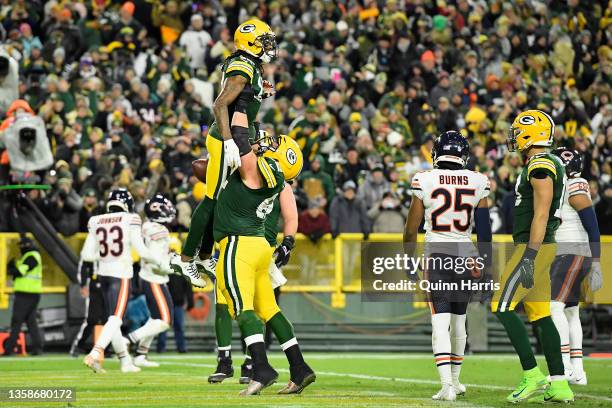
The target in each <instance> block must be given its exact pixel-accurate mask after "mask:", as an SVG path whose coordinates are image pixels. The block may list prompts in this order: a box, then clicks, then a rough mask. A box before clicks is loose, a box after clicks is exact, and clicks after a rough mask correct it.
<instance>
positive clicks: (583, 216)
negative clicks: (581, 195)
mask: <svg viewBox="0 0 612 408" xmlns="http://www.w3.org/2000/svg"><path fill="white" fill-rule="evenodd" d="M578 216H579V217H580V221H582V225H583V226H584V229H585V230H586V231H587V234H588V235H589V246H590V247H591V256H592V257H593V258H599V257H600V256H601V244H600V236H599V225H598V224H597V216H596V215H595V210H594V209H593V207H587V208H584V209H582V210H580V211H578Z"/></svg>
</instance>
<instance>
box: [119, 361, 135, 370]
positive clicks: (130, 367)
mask: <svg viewBox="0 0 612 408" xmlns="http://www.w3.org/2000/svg"><path fill="white" fill-rule="evenodd" d="M121 372H122V373H139V372H140V367H136V366H135V365H134V363H132V362H131V361H130V362H128V363H125V364H121Z"/></svg>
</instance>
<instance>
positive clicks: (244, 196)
mask: <svg viewBox="0 0 612 408" xmlns="http://www.w3.org/2000/svg"><path fill="white" fill-rule="evenodd" d="M257 167H258V169H259V171H260V173H261V175H262V177H263V179H264V183H265V184H264V186H263V187H262V188H259V189H251V188H249V187H247V186H246V185H245V184H244V183H243V182H242V178H241V177H240V172H238V171H235V172H234V173H232V175H231V176H229V178H228V179H227V181H226V182H225V186H222V190H221V192H220V194H219V198H218V200H217V205H216V206H215V220H214V226H213V236H214V239H215V241H216V242H219V241H221V240H222V239H223V238H225V237H227V236H230V235H240V236H249V237H265V236H266V228H265V221H266V217H267V216H268V215H269V214H270V213H271V212H272V210H273V208H274V201H275V200H276V198H277V196H278V194H279V193H280V192H281V191H282V189H283V187H284V186H285V178H284V176H283V173H282V171H281V170H280V169H279V168H278V165H277V164H276V162H275V161H274V160H272V159H270V158H267V157H260V158H258V159H257Z"/></svg>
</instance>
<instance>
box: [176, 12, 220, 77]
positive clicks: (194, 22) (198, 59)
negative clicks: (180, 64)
mask: <svg viewBox="0 0 612 408" xmlns="http://www.w3.org/2000/svg"><path fill="white" fill-rule="evenodd" d="M203 27H204V18H203V17H202V16H201V15H200V14H194V15H192V16H191V25H190V26H189V28H188V29H187V30H186V31H185V32H184V33H183V34H181V39H180V41H179V44H180V45H181V46H183V47H185V51H186V52H187V55H188V56H189V66H191V68H193V69H198V68H202V67H204V66H205V64H204V58H205V56H206V51H207V50H208V48H209V47H210V45H211V43H212V37H211V36H210V34H209V33H208V32H207V31H205V30H203Z"/></svg>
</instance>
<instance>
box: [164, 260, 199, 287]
mask: <svg viewBox="0 0 612 408" xmlns="http://www.w3.org/2000/svg"><path fill="white" fill-rule="evenodd" d="M170 268H172V270H173V271H174V273H176V274H178V275H183V276H184V277H185V278H187V279H189V281H190V282H191V284H192V285H193V286H196V287H198V288H204V287H206V281H205V280H204V279H203V278H202V276H201V275H200V272H198V267H197V266H196V264H195V262H194V261H193V260H191V261H187V262H183V261H182V260H181V256H180V255H179V254H176V253H175V254H173V255H172V257H171V258H170Z"/></svg>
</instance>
